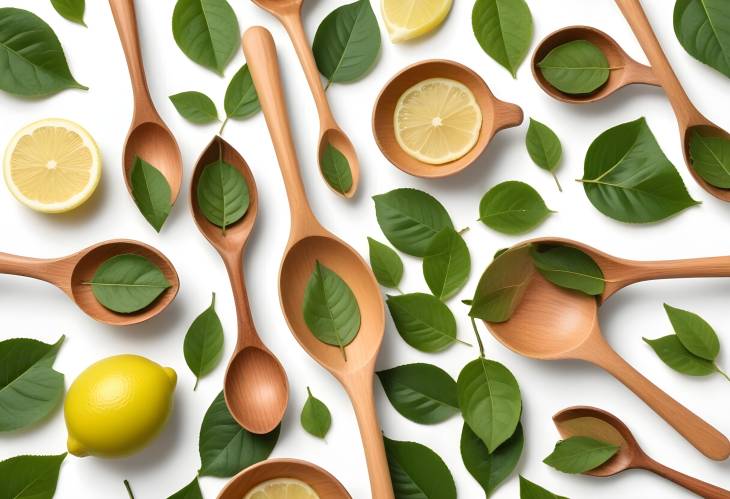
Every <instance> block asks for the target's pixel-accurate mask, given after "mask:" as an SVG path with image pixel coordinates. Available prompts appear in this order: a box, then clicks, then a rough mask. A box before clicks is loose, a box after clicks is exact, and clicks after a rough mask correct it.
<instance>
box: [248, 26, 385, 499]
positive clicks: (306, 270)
mask: <svg viewBox="0 0 730 499" xmlns="http://www.w3.org/2000/svg"><path fill="white" fill-rule="evenodd" d="M243 50H244V52H245V54H246V60H247V61H248V63H249V67H250V68H251V75H252V76H253V80H254V84H255V85H256V88H257V89H260V90H259V99H260V101H261V107H262V109H263V111H264V116H265V117H266V123H267V124H268V127H269V133H270V134H271V140H272V142H273V144H274V149H275V150H276V155H277V157H278V159H279V166H280V167H281V173H282V176H283V177H284V184H285V185H286V192H287V196H288V198H289V209H290V211H291V233H290V235H289V242H288V244H287V248H286V250H285V253H284V257H283V260H282V264H281V271H280V274H279V297H280V298H281V306H282V309H283V310H284V315H285V316H286V319H287V322H288V324H289V328H290V329H291V330H292V333H294V336H295V337H296V339H297V341H299V343H300V344H301V345H302V347H303V348H304V349H305V350H306V351H307V353H309V355H310V356H312V357H313V358H314V359H315V360H316V361H317V362H319V364H320V365H321V366H322V367H324V368H325V369H327V370H328V371H329V372H330V373H332V375H333V376H335V378H337V380H338V381H340V383H341V384H342V385H343V386H344V388H345V390H347V393H348V394H349V396H350V399H351V400H352V403H353V406H354V408H355V414H356V415H357V420H358V424H359V426H360V433H361V436H362V441H363V445H364V447H365V457H366V459H367V463H368V472H369V474H370V486H371V489H372V497H373V498H374V499H393V488H392V485H391V482H390V473H389V471H388V461H387V459H386V456H385V445H384V443H383V437H382V435H381V432H380V426H379V424H378V417H377V413H376V409H375V401H374V399H373V373H374V370H375V361H376V359H377V357H378V351H379V350H380V345H381V343H382V341H383V334H384V332H385V311H384V307H383V300H382V298H381V294H380V289H379V287H378V284H377V282H376V281H375V276H374V275H373V273H372V271H371V270H370V267H369V266H368V264H367V263H365V261H364V260H363V259H362V257H361V256H360V255H359V254H358V253H357V252H356V251H355V250H354V249H352V248H351V247H350V246H348V245H347V244H346V243H344V242H343V241H341V240H340V239H338V238H337V237H336V236H335V235H333V234H332V233H330V232H328V231H327V230H326V229H324V228H323V227H322V226H321V225H320V223H319V221H318V220H317V219H316V218H315V216H314V214H313V213H312V210H311V208H310V206H309V203H308V201H307V195H306V193H305V191H304V186H303V185H302V178H301V176H300V173H299V163H298V161H297V155H296V150H295V149H294V144H293V141H292V136H291V129H290V127H289V119H288V116H287V110H286V101H285V100H284V93H283V90H282V84H281V76H280V74H279V62H278V57H277V54H276V47H275V46H274V40H273V39H272V38H271V34H270V33H269V32H268V31H267V30H266V29H264V28H261V27H254V28H251V29H249V30H248V31H247V32H246V34H245V35H244V37H243ZM317 261H319V262H321V263H322V264H323V265H325V266H326V267H328V268H330V269H332V270H333V271H334V272H336V273H337V275H339V276H340V277H341V278H342V279H344V280H345V281H346V282H347V285H348V286H349V287H350V288H351V289H352V292H353V293H354V294H355V298H356V299H357V303H358V305H359V307H360V310H361V315H362V323H361V326H360V331H359V333H358V335H357V337H356V338H355V340H354V341H353V342H352V343H351V344H349V345H348V346H347V361H345V360H344V358H343V356H342V353H341V352H340V350H339V349H338V348H337V347H333V346H330V345H327V344H325V343H322V342H321V341H319V340H318V339H317V338H316V337H315V336H314V334H312V332H311V331H310V330H309V328H308V327H307V325H306V323H305V322H304V314H303V311H302V303H303V301H304V291H305V288H306V286H307V282H308V281H309V277H310V276H311V274H312V272H313V270H314V268H315V264H316V262H317Z"/></svg>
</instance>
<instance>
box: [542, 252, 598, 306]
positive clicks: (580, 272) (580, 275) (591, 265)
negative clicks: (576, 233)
mask: <svg viewBox="0 0 730 499" xmlns="http://www.w3.org/2000/svg"><path fill="white" fill-rule="evenodd" d="M530 255H531V256H532V262H533V263H534V264H535V267H536V268H537V270H538V272H540V274H542V276H543V277H544V278H545V279H547V280H548V281H550V282H552V283H553V284H555V285H557V286H560V287H562V288H568V289H574V290H576V291H581V292H583V293H585V294H587V295H593V296H597V295H600V294H601V293H603V291H604V290H605V289H606V280H605V279H604V277H603V271H602V270H601V267H599V266H598V264H597V263H596V262H595V261H594V260H593V258H591V257H590V256H588V255H587V254H586V253H584V252H583V251H581V250H579V249H578V248H574V247H572V246H545V245H538V246H534V245H533V246H532V249H531V251H530Z"/></svg>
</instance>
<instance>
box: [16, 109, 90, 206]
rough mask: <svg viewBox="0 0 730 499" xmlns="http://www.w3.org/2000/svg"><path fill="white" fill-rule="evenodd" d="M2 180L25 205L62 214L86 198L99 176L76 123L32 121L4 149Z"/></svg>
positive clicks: (86, 137) (84, 134)
mask: <svg viewBox="0 0 730 499" xmlns="http://www.w3.org/2000/svg"><path fill="white" fill-rule="evenodd" d="M3 169H4V173H5V183H6V184H7V186H8V189H10V192H12V193H13V195H14V196H15V197H16V198H17V199H18V201H20V202H21V203H23V204H24V205H26V206H28V207H29V208H32V209H34V210H36V211H42V212H45V213H63V212H66V211H70V210H72V209H74V208H76V207H77V206H79V205H81V204H82V203H84V202H85V201H86V200H87V199H89V198H90V197H91V195H92V194H93V193H94V190H95V189H96V186H97V185H98V184H99V180H100V179H101V156H100V154H99V148H98V147H97V145H96V143H95V142H94V139H93V138H92V137H91V135H89V133H88V132H87V131H86V130H84V129H83V128H82V127H81V126H80V125H77V124H76V123H73V122H71V121H68V120H64V119H57V118H54V119H46V120H42V121H38V122H36V123H32V124H30V125H28V126H26V127H25V128H23V129H22V130H20V131H19V132H18V133H16V134H15V136H14V137H13V138H12V139H11V141H10V143H9V144H8V147H7V150H6V151H5V160H4V168H3Z"/></svg>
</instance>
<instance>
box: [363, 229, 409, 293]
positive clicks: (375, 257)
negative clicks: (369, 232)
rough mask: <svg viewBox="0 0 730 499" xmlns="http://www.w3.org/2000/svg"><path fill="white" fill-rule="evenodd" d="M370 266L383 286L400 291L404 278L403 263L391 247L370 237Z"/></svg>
mask: <svg viewBox="0 0 730 499" xmlns="http://www.w3.org/2000/svg"><path fill="white" fill-rule="evenodd" d="M368 247H369V248H370V266H371V267H372V268H373V274H375V278H376V279H377V280H378V282H379V283H380V285H381V286H385V287H386V288H393V289H398V286H399V285H400V281H401V279H402V278H403V261H402V260H401V258H400V256H398V253H396V252H395V251H393V250H392V249H391V248H390V247H389V246H386V245H385V244H383V243H381V242H378V241H376V240H375V239H373V238H371V237H368Z"/></svg>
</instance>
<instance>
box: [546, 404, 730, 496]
mask: <svg viewBox="0 0 730 499" xmlns="http://www.w3.org/2000/svg"><path fill="white" fill-rule="evenodd" d="M553 422H555V426H556V427H557V428H558V431H559V432H560V435H561V436H562V437H563V438H570V437H590V438H593V439H596V440H600V441H602V442H606V443H610V444H613V445H618V446H619V447H620V448H619V450H618V453H617V454H616V455H615V456H613V457H612V458H611V459H610V460H609V461H607V462H606V463H604V464H602V465H601V466H599V467H598V468H596V469H593V470H591V471H587V472H586V473H585V474H586V475H592V476H598V477H607V476H613V475H616V474H618V473H621V472H622V471H626V470H632V469H641V470H647V471H651V472H652V473H655V474H657V475H659V476H661V477H663V478H666V479H667V480H671V481H672V482H674V483H676V484H677V485H679V486H680V487H684V488H685V489H687V490H689V491H690V492H694V493H695V494H697V495H699V496H702V497H711V498H713V499H728V498H730V492H729V491H727V490H725V489H721V488H720V487H715V486H714V485H710V484H709V483H706V482H703V481H701V480H698V479H696V478H693V477H691V476H687V475H685V474H684V473H680V472H679V471H676V470H673V469H671V468H668V467H667V466H664V465H663V464H660V463H658V462H656V461H655V460H654V459H652V458H650V457H649V456H647V455H646V453H645V452H644V451H643V450H642V449H641V447H640V446H639V443H638V442H637V441H636V439H635V438H634V436H633V435H632V434H631V431H630V430H629V429H628V427H626V425H625V424H624V423H623V422H621V420H620V419H618V418H617V417H616V416H614V415H613V414H610V413H608V412H606V411H603V410H601V409H597V408H595V407H570V408H568V409H564V410H562V411H560V412H558V413H557V414H555V416H553Z"/></svg>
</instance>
